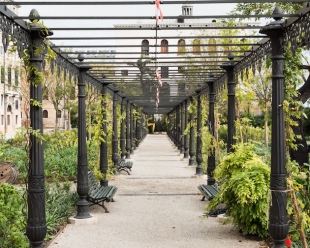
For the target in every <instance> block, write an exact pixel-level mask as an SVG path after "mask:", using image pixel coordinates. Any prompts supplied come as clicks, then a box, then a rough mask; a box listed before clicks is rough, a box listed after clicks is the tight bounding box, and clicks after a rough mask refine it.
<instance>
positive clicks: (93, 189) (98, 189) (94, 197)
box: [86, 171, 117, 213]
mask: <svg viewBox="0 0 310 248" xmlns="http://www.w3.org/2000/svg"><path fill="white" fill-rule="evenodd" d="M88 185H89V191H88V194H87V198H86V199H87V201H89V202H91V204H90V206H92V205H95V204H96V205H99V206H101V207H103V209H104V210H105V212H106V213H109V210H108V209H107V208H106V206H104V202H105V201H106V202H110V201H111V202H114V200H113V196H114V194H115V193H116V190H117V188H116V187H115V186H102V185H100V184H99V183H98V182H97V179H96V177H95V175H94V173H93V172H91V171H89V172H88Z"/></svg>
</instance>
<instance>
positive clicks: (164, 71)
mask: <svg viewBox="0 0 310 248" xmlns="http://www.w3.org/2000/svg"><path fill="white" fill-rule="evenodd" d="M160 70H161V78H168V77H169V67H168V66H162V67H161V68H160Z"/></svg>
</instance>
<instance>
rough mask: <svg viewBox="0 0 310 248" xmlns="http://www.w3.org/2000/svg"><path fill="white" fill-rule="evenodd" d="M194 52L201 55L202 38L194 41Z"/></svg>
mask: <svg viewBox="0 0 310 248" xmlns="http://www.w3.org/2000/svg"><path fill="white" fill-rule="evenodd" d="M193 53H194V55H200V40H198V39H195V40H194V41H193Z"/></svg>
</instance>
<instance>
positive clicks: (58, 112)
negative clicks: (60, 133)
mask: <svg viewBox="0 0 310 248" xmlns="http://www.w3.org/2000/svg"><path fill="white" fill-rule="evenodd" d="M57 118H61V110H58V111H57Z"/></svg>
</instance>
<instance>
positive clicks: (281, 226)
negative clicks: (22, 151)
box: [0, 0, 310, 247]
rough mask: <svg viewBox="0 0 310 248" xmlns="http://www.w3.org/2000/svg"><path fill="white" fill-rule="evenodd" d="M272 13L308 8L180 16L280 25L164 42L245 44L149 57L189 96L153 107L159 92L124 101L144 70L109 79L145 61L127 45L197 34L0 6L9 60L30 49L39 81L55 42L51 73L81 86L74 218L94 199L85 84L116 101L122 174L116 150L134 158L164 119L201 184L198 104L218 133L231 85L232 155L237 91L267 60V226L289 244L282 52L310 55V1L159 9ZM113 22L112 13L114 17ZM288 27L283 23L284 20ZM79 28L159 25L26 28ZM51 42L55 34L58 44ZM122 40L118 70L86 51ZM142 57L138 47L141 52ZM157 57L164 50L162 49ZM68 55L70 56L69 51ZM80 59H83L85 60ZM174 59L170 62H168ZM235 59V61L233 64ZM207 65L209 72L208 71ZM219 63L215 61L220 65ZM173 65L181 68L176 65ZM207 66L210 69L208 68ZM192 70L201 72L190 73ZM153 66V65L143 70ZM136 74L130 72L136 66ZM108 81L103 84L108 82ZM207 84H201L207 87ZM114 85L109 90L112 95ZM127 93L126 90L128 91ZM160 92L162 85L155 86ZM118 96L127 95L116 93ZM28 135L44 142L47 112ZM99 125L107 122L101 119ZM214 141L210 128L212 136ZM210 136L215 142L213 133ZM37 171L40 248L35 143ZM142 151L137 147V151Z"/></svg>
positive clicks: (100, 50) (38, 225)
mask: <svg viewBox="0 0 310 248" xmlns="http://www.w3.org/2000/svg"><path fill="white" fill-rule="evenodd" d="M241 2H242V3H267V2H293V3H300V2H305V3H307V4H306V6H305V7H303V8H302V9H301V10H299V11H298V13H296V14H290V15H287V14H283V13H282V12H281V10H280V9H279V8H276V9H275V10H274V12H273V14H271V15H250V16H244V15H210V16H182V18H184V19H186V18H188V19H190V18H196V19H199V18H203V19H218V18H223V19H231V18H251V17H253V18H255V17H266V18H267V17H268V18H273V19H274V21H273V22H271V23H270V24H268V25H266V26H227V25H225V24H223V25H218V26H216V27H211V26H208V25H205V26H203V27H200V28H199V29H201V30H208V29H216V30H224V29H232V30H233V29H241V28H242V29H259V30H260V35H251V36H247V35H232V36H229V35H228V36H221V35H218V36H206V35H203V36H197V35H196V36H182V35H181V36H178V37H173V36H165V37H160V38H161V39H174V38H176V39H192V38H198V39H223V38H229V39H239V41H240V42H239V43H234V44H230V43H227V44H220V43H215V44H204V43H201V44H199V45H197V46H201V47H203V46H206V47H207V46H213V47H214V49H213V50H212V51H205V52H204V51H201V54H200V55H196V56H195V59H194V60H189V59H188V52H183V53H182V55H180V54H178V55H176V54H175V53H173V52H168V54H169V57H167V56H165V57H163V56H161V55H162V53H161V52H157V51H156V52H153V53H150V54H149V57H148V58H149V59H150V60H151V61H153V64H151V65H150V67H151V68H154V67H156V66H157V65H164V64H166V65H176V64H177V65H178V66H181V67H182V68H183V71H182V72H179V71H175V72H173V73H174V74H173V75H175V76H176V77H178V76H183V75H185V76H186V87H187V90H186V91H185V92H180V93H179V94H178V95H176V96H170V95H169V94H166V95H165V94H163V95H160V102H159V103H158V105H157V106H156V104H155V103H156V101H157V98H156V92H155V91H154V92H149V94H127V93H126V87H132V86H137V85H139V84H141V82H137V81H136V80H134V79H135V78H136V77H135V76H137V75H139V70H132V71H130V72H133V73H132V75H130V74H129V76H128V77H127V79H126V80H125V82H126V83H125V84H124V80H121V78H120V77H118V76H110V75H109V71H112V70H114V69H115V68H119V67H122V68H123V67H126V66H128V67H130V66H129V65H128V62H127V61H126V59H132V60H136V59H137V56H138V57H139V56H141V55H142V54H143V53H142V51H141V53H132V52H130V51H131V48H133V47H134V45H128V43H126V40H128V38H130V39H139V40H143V39H158V37H157V35H155V36H153V37H145V36H143V31H145V30H153V31H154V34H155V33H157V30H179V29H180V30H181V29H189V30H191V29H198V28H197V27H191V26H190V25H189V26H188V27H177V26H176V27H164V26H160V21H159V22H158V23H157V25H156V22H155V19H156V17H155V16H138V15H136V16H131V15H128V16H114V15H112V14H111V16H89V15H88V16H87V15H85V16H71V15H67V16H54V15H53V13H51V15H50V16H40V15H39V13H38V12H37V11H36V10H33V11H32V12H31V13H30V15H29V16H17V15H16V14H14V13H13V12H12V11H10V10H9V9H8V8H7V7H6V5H11V4H12V3H11V2H9V3H8V2H1V3H0V12H1V15H0V21H1V22H0V25H1V27H0V28H1V30H2V42H3V45H4V50H5V52H7V49H8V46H9V40H10V38H9V37H11V39H12V41H14V42H16V43H17V50H18V53H19V56H21V55H22V53H23V51H24V49H29V50H30V58H29V62H30V63H31V64H32V65H33V66H34V67H35V68H37V69H38V71H39V72H40V71H42V68H43V59H42V54H38V52H37V49H38V47H39V46H41V45H42V44H43V39H44V38H46V37H48V36H51V37H50V38H49V40H51V41H52V42H53V43H55V44H53V43H52V44H51V45H50V48H51V49H52V50H53V51H54V52H56V59H55V60H53V61H51V64H50V68H51V70H54V69H57V70H58V71H60V68H62V70H63V71H64V72H65V73H64V77H66V76H69V77H75V78H77V79H78V80H77V81H78V91H79V94H78V104H79V110H78V113H79V116H78V119H79V121H78V131H79V134H78V139H79V148H78V186H77V191H78V194H79V196H80V200H79V202H78V203H77V209H78V213H77V216H76V218H80V219H83V218H90V215H89V210H88V202H87V201H86V195H87V193H88V184H87V183H88V182H87V171H88V166H87V151H86V123H85V119H86V118H85V117H86V116H85V87H86V83H88V84H90V85H92V86H93V87H94V88H96V89H97V90H98V91H99V92H100V93H101V94H102V95H105V94H107V93H109V94H111V95H112V96H113V103H114V104H113V116H114V118H113V138H112V139H113V144H112V146H113V154H112V160H113V162H114V166H115V167H116V163H117V160H118V158H119V155H118V146H119V143H118V141H120V147H121V151H122V154H121V157H125V156H126V157H127V158H129V157H130V153H131V152H132V147H133V146H134V145H135V144H133V139H134V138H136V139H137V140H141V139H142V138H143V137H144V136H145V135H146V133H145V132H144V131H143V126H144V125H145V120H146V115H147V114H155V113H158V114H167V115H168V118H170V120H171V122H170V124H169V127H168V135H169V137H170V138H171V139H172V140H173V141H174V142H175V144H176V145H177V146H178V148H179V149H180V151H181V152H182V153H184V157H188V155H190V160H189V161H190V165H192V164H193V156H194V155H195V154H196V161H197V168H196V174H198V175H199V174H202V173H203V172H202V167H201V163H202V153H201V100H200V97H201V95H202V94H209V117H208V119H209V123H210V126H211V127H212V126H214V95H215V94H216V92H217V91H218V90H220V88H222V87H224V86H225V85H227V89H228V141H227V151H228V152H231V151H232V145H233V143H234V139H233V136H234V135H235V127H234V120H235V84H236V83H237V80H238V77H239V76H240V78H243V77H245V76H246V75H247V74H248V70H253V72H254V71H255V69H256V68H258V70H260V67H261V64H262V60H263V59H264V58H265V57H266V56H267V55H271V58H272V91H273V92H272V123H273V125H272V164H271V184H270V192H271V195H272V198H271V201H272V204H271V206H270V218H269V232H270V236H271V237H272V238H273V240H274V242H275V247H283V244H284V240H285V238H286V236H287V233H288V221H287V217H286V169H285V136H284V116H283V108H282V107H281V104H282V102H283V100H284V93H283V92H284V86H283V82H284V76H283V66H284V56H283V46H284V44H285V42H287V41H290V43H291V46H290V47H291V49H292V52H293V53H294V52H295V50H296V49H297V48H298V47H300V46H306V47H307V48H309V46H310V42H309V32H310V31H309V30H310V29H309V23H310V19H309V17H310V14H309V13H310V6H309V3H308V1H306V0H304V1H301V0H296V1H284V0H274V1H272V0H226V1H224V0H213V1H212V0H206V1H191V0H189V1H160V4H161V5H166V4H168V5H175V4H214V3H216V4H224V3H241ZM13 3H14V4H16V5H21V6H23V5H33V6H35V7H36V8H39V6H41V5H50V6H61V5H72V6H77V5H81V6H83V5H84V6H94V7H96V6H105V5H116V6H118V5H122V6H125V5H137V6H139V5H154V6H155V1H130V2H129V1H117V2H114V1H110V2H106V1H84V2H67V1H53V2H45V1H42V2H32V1H25V2H24V1H16V2H13ZM113 14H114V13H113ZM284 17H285V18H286V19H285V21H283V20H282V19H283V18H284ZM164 18H165V19H178V18H180V17H179V16H165V17H164ZM37 19H40V20H48V19H51V20H76V23H82V22H83V20H87V19H91V20H114V19H115V20H117V19H120V20H121V19H124V20H137V19H139V20H141V19H149V20H152V19H153V20H154V25H150V26H149V27H143V28H141V27H140V28H139V27H138V28H126V27H124V28H111V27H85V26H84V25H80V27H76V26H75V27H70V26H67V25H66V24H64V23H65V21H63V22H62V23H61V25H59V26H55V27H48V30H46V28H45V27H43V26H41V25H38V24H34V23H30V24H29V23H27V22H25V21H28V20H32V21H33V20H37ZM117 29H119V30H139V36H131V37H114V36H104V37H103V36H95V35H90V36H85V32H83V31H86V30H88V31H89V30H92V31H104V30H112V31H116V30H117ZM57 31H67V33H68V36H67V37H63V36H57ZM70 31H78V32H79V34H80V35H79V36H74V37H72V36H70V35H69V34H70ZM53 32H55V34H54V35H53ZM246 38H251V39H257V40H258V41H257V42H256V41H255V42H253V43H245V42H244V39H246ZM116 39H119V40H122V45H120V46H121V47H127V50H128V52H126V53H121V54H119V55H125V54H127V55H128V54H130V55H131V56H130V57H128V56H127V57H126V58H122V57H118V58H117V59H114V60H113V61H109V59H108V58H106V57H100V56H98V55H105V54H106V51H105V50H106V48H110V47H116V46H115V45H112V44H111V45H90V44H89V41H94V40H99V41H102V40H116ZM61 40H66V41H69V40H72V41H73V40H78V41H79V44H78V45H76V44H71V45H70V44H69V45H61V44H59V45H57V44H56V41H61ZM188 46H191V47H192V46H196V45H195V44H194V45H193V44H190V45H184V47H188ZM244 46H250V47H251V49H249V50H241V49H240V48H242V47H244ZM139 47H140V46H139ZM157 47H160V45H157ZM223 47H232V49H233V50H232V49H230V52H229V53H228V56H227V54H226V53H224V52H223V51H224V50H225V49H223ZM88 48H91V49H96V51H95V50H94V51H93V52H92V51H89V52H88V54H87V55H89V56H88V57H87V56H84V55H85V51H84V50H82V49H88ZM68 49H69V50H68ZM82 53H83V54H84V55H83V54H82ZM170 53H171V56H170ZM234 54H235V55H234ZM208 59H209V63H208ZM214 59H215V60H216V61H215V60H214ZM176 60H179V61H178V62H176ZM209 64H210V65H209ZM193 65H195V69H190V68H192V66H193ZM147 66H149V65H147ZM131 68H132V66H131ZM103 74H105V75H103ZM154 78H155V81H156V74H155V71H154ZM36 79H37V76H36V75H35V73H34V72H33V74H32V78H31V80H32V83H31V86H30V97H31V98H32V99H34V100H35V101H38V102H42V88H41V83H42V82H37V81H36ZM201 82H204V84H201ZM111 85H112V86H111ZM124 85H125V86H124ZM154 86H155V88H156V87H158V85H157V84H155V85H154ZM120 89H121V91H120ZM194 98H197V132H198V135H197V141H196V142H197V144H196V151H194V135H193V128H191V130H190V135H189V137H188V136H187V135H184V136H183V132H184V128H185V127H186V125H187V123H188V119H190V120H191V121H194V116H193V114H191V115H190V118H188V117H189V116H188V108H187V107H188V105H189V103H190V101H193V100H194ZM117 102H120V103H121V111H122V113H126V120H124V121H122V123H121V136H120V137H118V136H117V133H118V132H117V131H118V130H117V128H118V126H117V114H116V103H117ZM134 108H139V109H142V115H141V120H139V121H135V120H134V118H133V116H132V112H133V109H134ZM172 116H175V119H174V122H173V123H172ZM30 118H31V127H32V129H33V130H40V131H41V132H42V108H40V107H39V106H35V105H31V107H30ZM102 118H106V115H103V116H102ZM102 128H103V130H106V124H104V125H103V127H102ZM210 132H211V133H212V132H213V131H212V128H211V129H210ZM212 134H214V133H212ZM31 143H32V144H33V145H32V147H31V151H30V152H31V161H30V165H29V167H30V171H31V173H30V175H29V188H28V208H29V209H28V222H27V236H28V237H29V240H30V242H31V245H32V247H41V245H42V242H43V239H44V237H45V234H46V221H45V209H44V169H43V168H44V167H43V163H44V161H43V146H42V144H41V142H40V141H39V140H38V139H37V138H36V137H35V136H33V135H32V136H31ZM136 145H138V144H136ZM100 154H101V156H102V159H101V160H100V161H101V164H100V167H101V170H102V172H103V173H105V172H106V171H107V168H108V164H107V146H106V143H102V145H101V152H100ZM214 169H215V158H214V157H212V156H210V157H209V159H208V173H209V179H208V184H213V183H214V179H213V178H212V172H213V171H214ZM102 184H105V185H107V181H106V180H103V181H102Z"/></svg>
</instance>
